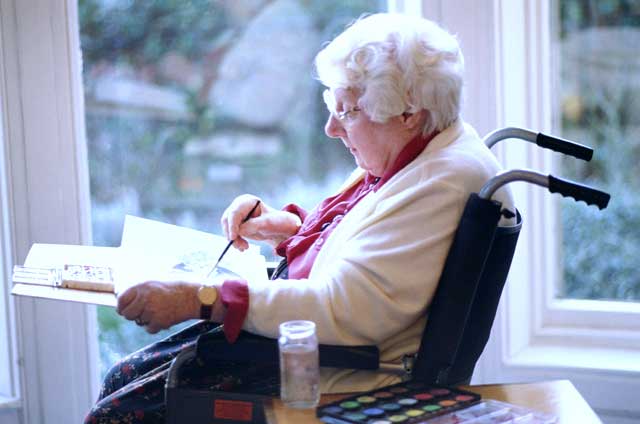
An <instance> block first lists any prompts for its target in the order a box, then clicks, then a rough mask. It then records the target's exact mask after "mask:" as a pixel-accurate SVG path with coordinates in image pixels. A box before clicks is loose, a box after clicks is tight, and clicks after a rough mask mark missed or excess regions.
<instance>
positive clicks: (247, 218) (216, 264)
mask: <svg viewBox="0 0 640 424" xmlns="http://www.w3.org/2000/svg"><path fill="white" fill-rule="evenodd" d="M259 204H260V200H257V201H256V204H255V205H253V208H251V210H250V211H249V213H248V214H247V216H245V217H244V219H243V220H242V223H243V224H244V223H245V222H247V221H248V220H249V219H251V215H253V213H254V212H255V211H256V209H258V205H259ZM234 241H235V240H231V241H230V242H229V243H227V247H225V248H224V250H223V251H222V254H221V255H220V257H219V258H218V260H217V261H216V263H215V265H213V268H211V271H209V272H208V273H207V276H206V277H205V278H209V276H210V275H211V273H212V272H213V271H214V270H215V269H216V268H217V267H218V264H219V263H220V261H221V260H222V258H224V255H225V254H226V253H227V251H228V250H229V248H230V247H231V245H232V244H233V242H234Z"/></svg>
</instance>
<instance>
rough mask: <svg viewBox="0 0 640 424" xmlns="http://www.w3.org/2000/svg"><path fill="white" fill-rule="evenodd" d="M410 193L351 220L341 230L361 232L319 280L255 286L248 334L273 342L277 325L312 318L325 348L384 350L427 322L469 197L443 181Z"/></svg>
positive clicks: (346, 242) (343, 246)
mask: <svg viewBox="0 0 640 424" xmlns="http://www.w3.org/2000/svg"><path fill="white" fill-rule="evenodd" d="M409 192H410V193H408V192H406V191H403V192H402V193H398V194H397V195H395V196H391V197H389V198H387V199H384V200H383V201H382V202H381V203H380V204H379V205H378V206H377V207H376V211H375V213H374V214H373V215H372V216H370V217H367V218H366V220H367V222H366V224H364V225H363V224H362V223H352V222H350V221H349V219H348V218H347V217H345V219H344V220H343V222H342V223H341V224H340V225H352V224H353V225H359V226H361V227H362V229H361V230H360V231H358V232H357V233H356V234H355V235H354V236H353V237H349V238H348V239H347V240H344V243H341V244H340V246H334V248H335V249H338V250H339V251H337V252H332V253H331V256H332V257H333V258H335V260H333V261H331V262H330V263H328V264H327V265H326V266H325V267H323V268H322V269H321V270H319V272H316V273H315V276H314V274H313V273H312V277H311V278H309V279H304V280H276V281H274V282H271V284H264V283H257V284H250V285H249V297H250V299H251V305H250V308H249V313H248V315H247V319H246V321H245V328H246V329H247V330H249V331H251V332H256V333H259V334H264V335H267V336H271V337H275V336H276V335H277V328H278V324H279V323H281V322H283V321H288V320H293V319H307V320H311V321H314V322H315V323H316V327H317V329H318V337H319V340H320V341H321V342H322V343H332V344H346V345H356V344H379V343H380V342H382V341H384V340H387V339H389V338H391V337H393V336H394V335H395V334H396V333H398V332H400V331H402V330H404V329H406V328H408V327H409V326H410V325H411V324H413V323H415V322H416V321H417V320H418V319H419V318H421V317H422V316H424V315H425V313H426V309H427V306H428V304H429V302H430V300H431V298H432V296H433V294H434V292H435V288H436V285H437V282H438V279H439V276H440V273H441V270H442V267H443V265H444V261H445V258H446V255H447V252H448V249H449V246H450V244H451V241H452V239H453V235H454V233H455V230H456V228H457V224H458V221H459V218H460V215H461V213H462V209H463V207H464V204H465V202H466V197H467V195H468V194H467V193H463V192H461V191H459V190H458V189H457V188H456V187H451V186H448V185H447V184H445V183H430V184H428V185H426V186H425V187H421V188H419V189H414V190H409ZM434 205H437V206H434ZM336 231H338V230H337V229H336ZM314 267H315V265H314Z"/></svg>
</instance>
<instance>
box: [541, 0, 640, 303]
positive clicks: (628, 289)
mask: <svg viewBox="0 0 640 424" xmlns="http://www.w3.org/2000/svg"><path fill="white" fill-rule="evenodd" d="M554 12H555V13H556V15H557V16H556V19H555V23H556V25H555V26H556V28H555V29H554V33H555V37H556V38H555V40H554V48H555V53H556V57H557V70H556V78H557V80H556V84H557V88H558V89H557V90H555V91H556V92H557V93H558V97H557V98H556V99H555V105H556V113H555V116H554V118H555V120H556V122H555V127H556V128H557V132H558V133H560V134H562V135H563V136H564V137H566V138H569V139H572V140H576V141H578V142H581V143H584V144H587V145H590V146H593V147H594V149H595V155H594V158H593V160H592V161H591V162H590V163H584V162H581V161H576V160H570V159H566V160H563V161H562V162H561V163H560V166H559V168H560V170H561V172H562V174H563V175H566V176H567V177H569V178H572V179H575V180H577V181H584V182H586V183H588V184H591V185H593V186H596V187H601V188H602V189H603V190H605V191H607V192H609V193H610V194H611V196H612V198H611V202H610V205H609V207H608V209H607V210H606V213H599V212H598V211H597V209H595V208H585V207H584V204H571V203H568V204H565V205H563V207H562V228H563V231H562V238H563V245H562V248H563V251H564V252H565V254H564V255H563V264H564V275H563V279H562V281H563V284H561V285H560V286H559V287H558V288H557V295H558V296H559V297H561V298H571V299H595V300H618V301H635V302H637V301H640V277H639V276H638V273H637V258H638V257H640V225H639V224H640V199H639V198H638V196H637V193H638V191H639V189H640V185H639V184H638V179H637V177H636V175H637V171H638V163H640V59H639V56H638V45H639V44H640V2H638V1H624V0H602V1H597V2H594V1H580V0H561V1H559V2H558V4H557V7H556V8H555V10H554Z"/></svg>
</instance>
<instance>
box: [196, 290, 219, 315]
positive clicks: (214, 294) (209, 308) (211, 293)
mask: <svg viewBox="0 0 640 424" xmlns="http://www.w3.org/2000/svg"><path fill="white" fill-rule="evenodd" d="M216 299H218V289H217V288H216V287H215V286H207V285H202V286H200V288H199V289H198V300H199V301H200V319H206V320H207V321H209V320H211V313H212V312H213V304H214V303H216Z"/></svg>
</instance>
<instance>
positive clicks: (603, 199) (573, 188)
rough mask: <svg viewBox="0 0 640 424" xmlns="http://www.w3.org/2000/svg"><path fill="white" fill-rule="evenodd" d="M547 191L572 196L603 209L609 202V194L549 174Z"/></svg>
mask: <svg viewBox="0 0 640 424" xmlns="http://www.w3.org/2000/svg"><path fill="white" fill-rule="evenodd" d="M549 191H550V192H551V193H560V194H561V195H563V196H565V197H573V198H574V199H576V201H580V200H582V201H584V202H585V203H586V204H588V205H596V206H597V207H598V208H600V209H604V208H606V207H607V205H608V204H609V199H611V195H610V194H609V193H605V192H604V191H600V190H596V189H595V188H592V187H589V186H585V185H582V184H578V183H575V182H573V181H569V180H563V179H561V178H556V177H554V176H553V175H549Z"/></svg>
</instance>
